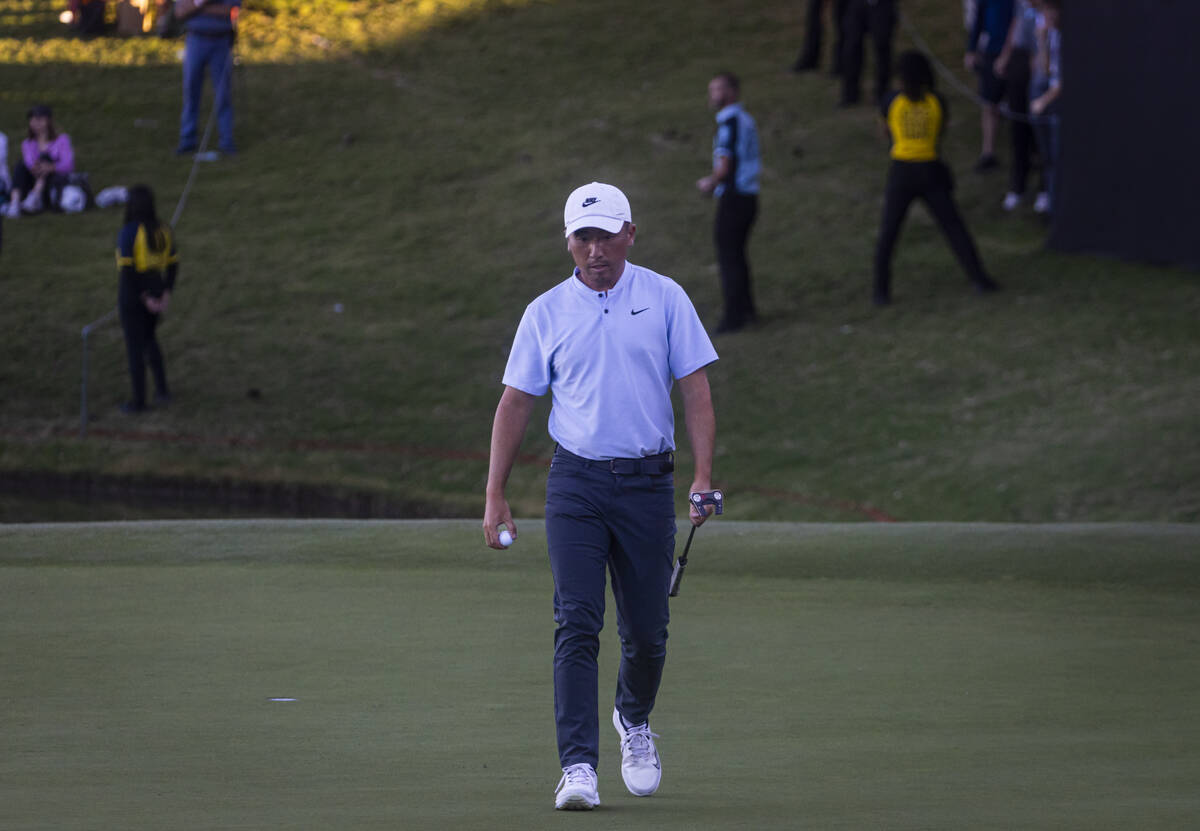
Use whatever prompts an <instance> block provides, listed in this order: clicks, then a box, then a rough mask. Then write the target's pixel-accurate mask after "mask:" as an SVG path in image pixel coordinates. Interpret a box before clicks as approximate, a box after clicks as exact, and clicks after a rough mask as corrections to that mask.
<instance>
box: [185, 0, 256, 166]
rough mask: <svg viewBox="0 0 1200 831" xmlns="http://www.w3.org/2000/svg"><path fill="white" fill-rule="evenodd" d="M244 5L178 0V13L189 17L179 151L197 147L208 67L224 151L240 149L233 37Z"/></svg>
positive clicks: (235, 0) (236, 1) (238, 1)
mask: <svg viewBox="0 0 1200 831" xmlns="http://www.w3.org/2000/svg"><path fill="white" fill-rule="evenodd" d="M241 5H242V0H220V2H218V0H178V2H177V3H176V4H175V13H176V15H178V17H179V18H180V19H182V20H184V21H185V22H184V29H185V30H186V32H187V38H186V41H185V44H184V55H183V114H182V115H181V116H180V119H179V146H178V147H177V148H176V149H175V152H176V154H177V155H181V156H182V155H186V154H188V153H194V152H195V151H196V147H197V143H196V135H197V123H198V121H199V115H200V94H201V93H202V92H203V90H204V72H205V70H207V71H208V77H209V81H210V82H211V83H212V86H213V95H214V96H215V99H216V107H217V133H218V136H219V142H220V143H219V147H220V149H221V152H222V153H226V154H233V153H236V152H237V145H236V144H235V143H234V141H233V40H234V36H235V34H236V28H235V27H236V22H237V15H238V11H239V10H240V8H241Z"/></svg>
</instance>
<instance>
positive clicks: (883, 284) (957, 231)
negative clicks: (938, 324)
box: [875, 161, 991, 302]
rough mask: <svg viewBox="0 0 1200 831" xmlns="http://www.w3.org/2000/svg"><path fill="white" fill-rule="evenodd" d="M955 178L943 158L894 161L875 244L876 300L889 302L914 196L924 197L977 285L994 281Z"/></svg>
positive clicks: (889, 174) (952, 247)
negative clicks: (960, 200) (961, 206)
mask: <svg viewBox="0 0 1200 831" xmlns="http://www.w3.org/2000/svg"><path fill="white" fill-rule="evenodd" d="M953 191H954V179H953V177H952V176H951V174H950V169H949V168H948V167H946V165H944V164H943V163H942V162H940V161H939V162H892V167H891V169H890V170H889V171H888V179H887V190H886V191H885V192H884V196H883V219H882V221H881V222H880V225H879V242H878V243H877V245H876V248H875V300H876V302H886V301H888V300H889V299H890V298H891V290H892V253H893V251H894V250H895V248H896V241H897V240H898V239H899V238H900V229H901V227H902V226H903V225H904V217H905V216H906V215H907V214H908V207H909V205H911V204H912V203H913V200H914V199H921V200H924V202H925V205H926V206H927V207H928V208H929V213H930V214H932V215H933V218H934V219H935V220H937V223H938V225H939V226H940V227H941V229H942V233H943V234H945V235H946V241H947V242H948V243H950V248H951V250H953V251H954V256H956V257H957V258H958V262H959V263H960V264H961V265H962V267H963V270H964V271H966V272H967V276H968V277H970V278H971V280H972V282H974V283H976V284H977V285H986V284H988V283H990V282H991V280H990V278H989V277H988V276H987V274H986V273H985V272H984V270H983V264H982V263H980V261H979V252H978V251H977V250H976V249H975V242H974V240H972V239H971V232H970V231H968V230H967V226H966V223H964V222H963V218H962V214H960V213H959V212H958V206H957V205H956V204H955V203H954V195H953Z"/></svg>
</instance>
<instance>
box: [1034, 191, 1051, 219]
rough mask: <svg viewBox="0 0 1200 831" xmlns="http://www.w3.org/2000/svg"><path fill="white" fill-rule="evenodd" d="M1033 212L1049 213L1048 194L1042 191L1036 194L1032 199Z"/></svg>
mask: <svg viewBox="0 0 1200 831" xmlns="http://www.w3.org/2000/svg"><path fill="white" fill-rule="evenodd" d="M1033 212H1034V213H1035V214H1048V213H1050V194H1049V193H1047V192H1046V191H1042V192H1041V193H1039V194H1038V195H1037V199H1035V200H1033Z"/></svg>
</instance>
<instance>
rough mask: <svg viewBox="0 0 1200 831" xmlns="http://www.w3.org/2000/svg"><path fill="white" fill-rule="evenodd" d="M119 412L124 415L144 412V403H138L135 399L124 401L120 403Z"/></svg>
mask: <svg viewBox="0 0 1200 831" xmlns="http://www.w3.org/2000/svg"><path fill="white" fill-rule="evenodd" d="M121 412H123V413H125V415H137V414H138V413H144V412H146V405H145V404H139V403H137V402H136V401H126V402H125V403H124V404H122V405H121Z"/></svg>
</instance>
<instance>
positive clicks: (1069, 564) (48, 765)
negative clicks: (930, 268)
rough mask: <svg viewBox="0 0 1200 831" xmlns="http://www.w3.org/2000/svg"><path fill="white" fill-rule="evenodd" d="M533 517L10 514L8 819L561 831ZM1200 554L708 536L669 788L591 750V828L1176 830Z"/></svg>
mask: <svg viewBox="0 0 1200 831" xmlns="http://www.w3.org/2000/svg"><path fill="white" fill-rule="evenodd" d="M520 531H521V538H520V540H519V541H518V543H517V545H516V546H515V547H514V548H513V549H511V550H510V551H509V552H507V553H502V554H501V553H494V552H490V551H488V550H486V549H484V548H483V547H482V544H481V543H480V539H479V537H480V534H479V531H478V527H477V524H476V523H474V522H453V521H450V522H438V521H428V522H365V523H364V522H359V523H352V522H268V521H253V522H189V523H178V522H151V523H111V524H98V525H97V524H80V525H55V526H50V525H46V526H19V525H18V526H4V527H0V586H2V587H3V589H2V592H3V603H0V663H2V664H3V666H4V668H5V669H4V672H3V673H2V674H0V699H2V700H4V701H5V707H4V711H3V713H0V726H2V730H3V733H4V735H5V752H4V753H3V754H0V783H2V784H0V806H2V807H0V820H2V824H3V825H4V827H5V828H11V829H30V830H31V831H32V829H43V828H44V829H75V828H80V829H82V828H97V827H102V828H114V827H120V828H123V829H142V828H145V829H152V828H153V829H158V828H163V827H172V828H188V829H192V828H196V829H199V828H314V829H316V828H322V829H325V828H362V829H371V828H396V827H404V828H446V827H452V828H514V829H532V828H548V827H554V828H559V827H562V825H563V824H564V823H571V822H576V821H581V820H576V819H573V818H571V817H563V816H561V815H557V814H555V812H553V810H552V809H551V805H552V789H553V786H554V784H555V782H556V779H557V770H556V759H555V752H554V737H553V727H552V719H551V712H552V707H551V691H550V652H551V634H552V630H553V622H552V620H551V615H550V593H551V586H550V580H549V574H548V567H547V566H546V563H545V552H544V537H543V535H542V532H541V529H540V528H539V527H538V523H535V522H532V521H526V522H524V523H522V524H521V528H520ZM1197 550H1200V532H1197V530H1196V529H1195V528H1194V527H1190V526H1178V525H1176V526H1171V525H1085V526H1007V525H920V524H910V525H900V526H894V525H893V526H867V525H861V524H859V525H787V524H771V523H767V524H758V523H738V522H719V523H716V524H714V525H712V526H709V527H705V528H704V529H702V530H701V531H700V533H699V534H698V535H697V539H696V543H695V545H694V547H693V555H694V556H693V558H692V565H691V568H690V569H689V572H688V574H687V578H686V580H685V582H684V586H683V593H682V595H681V596H680V597H679V598H677V599H676V600H674V601H673V606H672V611H673V621H672V628H671V643H670V652H669V660H668V669H667V673H666V677H665V680H664V684H663V688H662V691H661V695H660V698H659V704H658V708H657V710H656V712H655V716H654V720H653V724H654V728H655V730H656V731H657V732H659V733H661V734H662V738H661V740H660V747H661V751H662V754H663V760H664V766H665V777H664V783H663V787H662V790H661V792H660V793H659V794H658V795H656V796H655V797H653V798H651V799H635V798H633V797H630V796H628V795H626V794H625V792H624V790H623V788H622V786H621V784H620V779H619V772H618V766H617V756H616V747H615V746H616V742H615V738H614V737H612V736H609V735H608V733H607V731H605V732H603V733H602V738H603V745H602V758H601V766H600V776H601V779H600V783H601V797H602V799H603V801H604V806H603V808H602V810H601V811H600V812H598V813H597V814H596V815H594V816H592V817H590V818H588V819H587V820H585V821H586V822H588V823H589V824H590V825H595V826H597V827H603V828H610V827H611V828H617V827H620V828H667V829H669V828H689V829H690V828H746V829H751V828H755V829H757V828H797V827H812V828H847V829H851V828H853V829H861V828H889V829H910V828H911V829H961V828H980V829H987V828H992V829H1011V828H1028V829H1034V828H1046V829H1067V828H1079V829H1089V830H1091V829H1106V828H1112V829H1118V828H1120V829H1124V828H1130V827H1136V828H1143V829H1178V828H1183V827H1186V826H1187V824H1188V822H1189V821H1190V819H1191V818H1193V817H1194V816H1195V815H1196V813H1197V811H1198V810H1200V800H1198V798H1197V795H1196V790H1195V782H1196V781H1197V777H1198V775H1200V720H1198V719H1197V718H1196V715H1197V712H1196V701H1195V689H1196V686H1197V684H1198V683H1200V658H1198V656H1200V651H1198V650H1197V643H1198V642H1200V608H1198V607H1197V604H1196V602H1195V597H1196V592H1197V589H1200V561H1198V560H1197V558H1196V554H1195V552H1196V551H1197ZM611 628H612V627H611V624H610V631H607V632H606V633H605V635H604V636H603V638H602V641H603V648H602V675H601V677H602V685H603V686H602V696H601V699H602V700H603V699H604V697H605V695H606V693H605V690H606V689H607V688H608V685H609V684H610V683H611V680H612V678H613V677H614V672H615V656H616V651H617V650H616V643H615V635H613V633H612V631H611ZM273 698H295V699H296V701H293V702H278V701H272V700H271V699H273ZM602 715H603V714H602Z"/></svg>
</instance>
